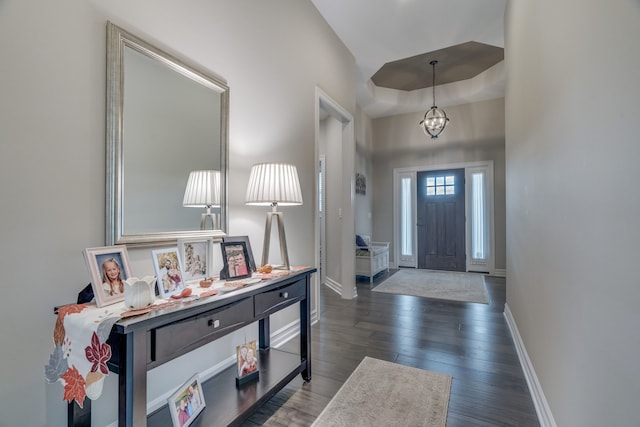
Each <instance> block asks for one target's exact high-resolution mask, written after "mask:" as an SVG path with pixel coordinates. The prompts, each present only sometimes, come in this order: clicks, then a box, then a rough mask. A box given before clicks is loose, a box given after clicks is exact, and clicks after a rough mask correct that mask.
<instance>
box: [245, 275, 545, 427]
mask: <svg viewBox="0 0 640 427" xmlns="http://www.w3.org/2000/svg"><path fill="white" fill-rule="evenodd" d="M392 273H393V272H392ZM392 273H391V274H392ZM386 274H387V273H384V274H381V275H379V276H378V277H376V280H375V282H374V284H373V286H370V285H369V282H368V281H366V282H358V297H357V298H356V299H353V300H343V299H341V298H340V296H339V295H337V294H336V293H334V292H333V291H331V290H330V289H328V288H326V287H324V286H323V287H322V290H321V317H320V322H318V323H317V324H316V325H314V326H313V328H312V375H313V378H312V380H311V382H309V383H306V384H305V383H304V382H303V381H302V379H301V378H299V377H298V378H297V379H296V380H294V381H292V382H291V383H290V384H289V385H288V386H287V387H285V388H284V389H283V390H281V391H280V392H279V393H278V394H276V395H275V396H274V397H273V398H271V400H270V401H269V402H267V403H266V404H265V405H264V406H263V407H262V408H261V409H260V410H259V411H258V412H256V413H255V414H254V415H253V416H252V417H251V418H249V419H248V420H247V421H246V422H245V423H244V424H243V425H244V426H256V425H269V426H309V425H311V423H313V421H314V420H315V418H316V417H317V416H318V415H319V414H320V412H321V411H322V409H323V408H324V407H325V406H326V405H327V404H328V403H329V401H330V400H331V398H332V396H333V395H334V394H335V393H336V392H337V391H338V389H339V388H340V386H341V385H342V384H343V383H344V381H346V379H347V378H348V377H349V375H350V374H351V372H353V370H354V369H355V368H356V367H357V366H358V364H359V363H360V361H361V360H362V359H363V358H364V357H365V356H370V357H375V358H378V359H383V360H388V361H392V362H396V363H400V364H402V365H407V366H414V367H417V368H422V369H428V370H431V371H435V372H441V373H445V374H449V375H451V376H452V377H453V382H452V387H451V397H450V400H449V412H448V416H447V426H448V427H455V426H539V423H538V420H537V417H536V413H535V409H534V406H533V403H532V400H531V396H530V394H529V390H528V388H527V384H526V381H525V378H524V374H523V372H522V367H521V366H520V362H519V360H518V356H517V354H516V350H515V347H514V344H513V341H512V339H511V335H510V333H509V329H508V327H507V324H506V322H505V319H504V316H503V310H504V303H505V298H506V296H505V279H504V278H496V277H487V278H486V284H487V291H488V293H489V298H490V302H489V304H474V303H460V302H449V301H440V300H435V299H427V298H420V297H413V296H405V295H393V294H386V293H381V292H372V291H371V289H373V287H375V286H376V285H377V284H379V283H380V282H381V281H382V280H384V279H385V278H386ZM297 346H298V342H297V340H292V341H290V342H288V343H287V344H286V345H285V346H284V347H283V348H290V349H291V350H292V351H295V349H296V348H297ZM380 404H384V402H380Z"/></svg>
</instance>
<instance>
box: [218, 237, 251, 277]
mask: <svg viewBox="0 0 640 427" xmlns="http://www.w3.org/2000/svg"><path fill="white" fill-rule="evenodd" d="M222 241H223V242H244V244H245V246H246V247H247V255H248V256H249V257H248V260H249V268H250V269H251V271H252V272H255V271H256V261H255V260H254V258H253V251H252V250H251V242H250V241H249V236H224V237H223V238H222Z"/></svg>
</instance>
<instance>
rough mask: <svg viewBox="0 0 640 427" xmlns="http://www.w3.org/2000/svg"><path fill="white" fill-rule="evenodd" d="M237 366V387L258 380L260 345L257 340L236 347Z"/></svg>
mask: <svg viewBox="0 0 640 427" xmlns="http://www.w3.org/2000/svg"><path fill="white" fill-rule="evenodd" d="M236 365H237V368H238V374H237V375H236V385H238V386H240V385H242V384H244V383H246V382H248V381H252V380H254V379H257V378H258V376H259V371H258V345H257V343H256V341H255V340H254V341H250V342H248V343H244V344H242V345H239V346H237V347H236Z"/></svg>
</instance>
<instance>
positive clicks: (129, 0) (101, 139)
mask: <svg viewBox="0 0 640 427" xmlns="http://www.w3.org/2000/svg"><path fill="white" fill-rule="evenodd" d="M107 20H111V21H112V22H114V23H115V24H117V25H119V26H122V27H123V28H125V29H127V30H129V31H131V32H133V33H134V34H137V35H139V36H141V37H143V38H145V39H146V40H147V41H149V42H151V43H153V44H155V45H157V46H159V47H161V48H164V49H165V50H168V51H170V52H172V53H174V54H177V55H178V56H179V57H181V58H182V59H186V60H188V62H190V63H192V64H197V65H199V66H201V67H203V68H205V69H207V70H210V71H212V72H214V73H216V74H218V75H220V76H222V77H224V78H225V79H226V80H227V81H228V83H229V86H230V88H231V91H230V94H231V99H230V105H231V111H230V154H229V163H230V168H231V171H230V176H229V180H230V191H229V193H230V207H229V216H230V233H231V234H246V235H249V237H250V239H251V240H252V243H253V244H252V246H253V250H254V255H255V257H256V259H260V258H261V247H262V235H263V232H264V218H265V212H266V211H267V209H264V208H257V207H251V206H245V205H244V194H245V191H246V185H247V181H248V177H249V171H250V168H251V165H252V164H253V163H257V162H264V161H283V162H291V163H293V164H295V165H297V167H298V171H299V173H300V181H301V186H302V192H303V198H304V205H303V206H299V207H291V208H286V212H285V216H286V223H287V236H288V237H289V240H288V242H287V243H288V246H289V254H290V258H291V262H292V263H293V264H296V265H299V264H306V265H312V264H313V262H314V230H313V227H312V224H313V218H314V209H315V202H314V196H313V194H314V180H315V177H314V175H315V174H314V170H315V151H314V134H315V123H314V121H315V120H314V111H315V103H316V101H315V88H316V85H317V86H320V87H321V88H322V89H323V90H324V91H325V92H326V93H327V94H329V95H330V96H331V97H332V98H333V99H335V100H336V101H337V102H338V103H339V104H340V105H341V106H342V107H343V108H345V109H346V110H348V111H349V112H350V113H351V114H355V112H356V109H355V87H354V84H355V82H354V81H355V77H354V76H355V75H356V73H355V61H354V59H353V57H352V56H351V54H350V53H349V51H348V50H347V49H346V48H345V47H344V45H343V44H342V43H341V42H340V41H339V40H338V38H337V37H336V36H335V34H334V33H333V31H332V30H331V29H330V28H329V26H328V25H327V24H326V22H325V21H324V19H322V17H321V16H320V14H319V13H318V12H317V11H316V9H315V8H314V7H313V5H312V4H311V2H309V1H299V0H272V1H269V2H264V1H260V0H245V1H241V2H239V1H236V0H218V1H215V2H201V1H200V2H198V1H187V2H175V1H168V0H160V1H157V0H108V1H107V0H61V1H56V2H51V1H45V0H29V1H22V0H3V1H1V2H0V52H1V53H2V61H1V63H0V75H1V76H2V78H1V79H0V93H1V94H2V96H0V136H1V137H0V140H1V141H2V142H1V144H0V162H1V166H0V181H2V182H3V185H2V186H1V189H0V195H1V198H2V200H3V202H2V204H1V205H0V206H1V207H0V212H1V213H0V217H1V218H2V221H1V222H0V224H1V225H0V234H1V235H2V243H1V244H0V248H1V255H2V256H1V257H0V259H1V261H0V262H1V267H2V271H3V280H2V299H3V301H5V304H4V308H3V309H2V310H0V341H1V342H2V345H0V360H2V364H1V366H0V414H1V415H0V425H2V426H5V425H6V426H13V425H28V426H43V425H51V426H60V425H63V424H64V422H65V421H64V420H65V414H66V413H65V405H64V403H63V400H62V396H63V390H62V387H61V386H60V384H58V383H56V384H47V383H46V380H45V378H44V375H43V366H44V365H45V364H46V363H47V362H48V358H49V354H50V353H51V351H52V350H53V341H52V333H53V326H54V323H55V316H54V315H53V312H52V310H53V306H54V305H60V304H64V303H68V302H72V301H75V298H76V294H77V292H78V291H79V290H80V289H82V287H84V286H85V285H86V284H87V283H88V282H89V275H88V273H87V270H86V267H85V265H84V261H83V258H82V250H83V249H84V248H87V247H95V246H102V245H103V244H104V209H105V202H104V197H105V179H104V175H105V86H106V72H105V68H106V67H105V63H106V52H105V46H106V28H105V24H106V21H107ZM275 243H276V244H277V241H276V242H275ZM150 250H151V248H148V249H138V250H132V251H130V255H131V258H132V264H133V265H132V270H133V273H134V274H136V275H144V274H149V273H152V272H153V270H152V263H151V256H150ZM271 253H272V254H278V253H279V252H278V251H277V249H275V248H273V249H272V251H271ZM295 317H296V314H295V310H294V312H293V313H291V312H288V313H286V314H285V315H284V317H283V318H277V319H274V321H273V322H275V323H277V325H273V322H272V327H273V330H276V329H277V328H278V327H281V326H282V325H284V324H287V323H288V322H289V321H291V320H293V319H294V318H295ZM253 329H255V328H253ZM251 334H255V331H253V330H251V331H248V332H247V336H248V337H249V338H251ZM243 335H244V334H243V333H240V335H232V336H229V337H228V339H223V340H222V341H221V342H220V343H219V344H220V345H219V346H213V347H207V348H206V349H205V350H203V351H197V352H196V353H195V354H194V355H193V357H191V358H188V359H185V358H182V359H180V360H179V361H176V363H169V364H167V365H164V366H163V367H160V368H158V369H156V370H154V371H152V372H151V373H150V375H149V394H150V397H151V398H153V396H154V395H155V396H157V395H159V394H161V393H163V392H165V391H167V390H170V389H171V387H177V385H178V384H180V383H181V382H182V381H184V380H185V378H188V377H190V376H191V375H192V374H193V372H194V370H201V369H204V368H206V367H210V366H211V365H212V364H214V363H217V362H219V361H220V360H222V359H224V358H225V357H227V356H230V355H231V354H233V348H234V347H233V345H234V343H235V342H234V340H237V339H242V338H244V336H243ZM256 335H257V334H256ZM107 380H108V381H107V382H106V383H105V390H104V394H103V396H102V398H101V399H99V400H98V401H97V402H94V405H93V407H94V415H95V417H94V421H95V425H99V426H102V425H106V424H108V423H109V422H112V421H114V420H115V416H116V415H115V413H116V405H117V403H116V402H117V401H116V384H117V377H116V375H109V377H108V378H107Z"/></svg>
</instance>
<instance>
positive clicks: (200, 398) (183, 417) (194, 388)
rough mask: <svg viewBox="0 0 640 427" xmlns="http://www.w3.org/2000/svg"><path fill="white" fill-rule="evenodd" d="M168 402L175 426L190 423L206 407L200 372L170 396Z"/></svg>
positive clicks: (182, 426) (184, 425) (180, 426)
mask: <svg viewBox="0 0 640 427" xmlns="http://www.w3.org/2000/svg"><path fill="white" fill-rule="evenodd" d="M168 404H169V411H170V412H171V420H172V421H173V426H174V427H186V426H188V425H190V424H191V423H192V422H193V420H194V419H195V418H196V417H197V416H198V414H199V413H200V412H202V410H203V409H204V407H205V402H204V393H203V392H202V385H201V384H200V379H199V377H198V374H196V375H194V376H193V377H191V379H190V380H189V381H187V382H186V383H184V384H183V385H181V386H180V387H178V389H177V390H176V392H175V393H173V394H172V395H171V396H170V397H169V402H168Z"/></svg>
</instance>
